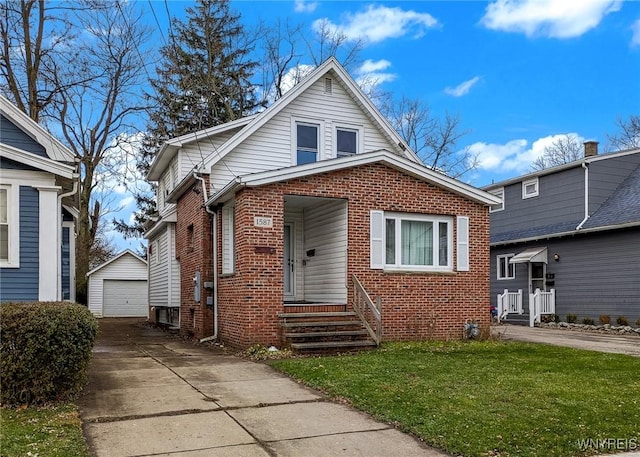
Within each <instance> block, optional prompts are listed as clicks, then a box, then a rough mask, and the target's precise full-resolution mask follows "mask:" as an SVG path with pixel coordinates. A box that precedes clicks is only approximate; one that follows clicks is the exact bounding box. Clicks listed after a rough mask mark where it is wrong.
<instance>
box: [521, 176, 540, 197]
mask: <svg viewBox="0 0 640 457" xmlns="http://www.w3.org/2000/svg"><path fill="white" fill-rule="evenodd" d="M531 184H535V186H536V191H535V192H534V193H532V194H527V193H526V189H527V186H530V185H531ZM539 191H540V186H539V183H538V178H533V179H527V180H526V181H522V199H523V200H524V199H526V198H533V197H537V196H538V193H539Z"/></svg>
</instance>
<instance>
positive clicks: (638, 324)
mask: <svg viewBox="0 0 640 457" xmlns="http://www.w3.org/2000/svg"><path fill="white" fill-rule="evenodd" d="M636 327H640V319H636Z"/></svg>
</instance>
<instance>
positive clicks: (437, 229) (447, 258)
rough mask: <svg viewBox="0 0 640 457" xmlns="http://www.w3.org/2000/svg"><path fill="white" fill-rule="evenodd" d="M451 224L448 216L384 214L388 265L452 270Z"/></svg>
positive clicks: (389, 266)
mask: <svg viewBox="0 0 640 457" xmlns="http://www.w3.org/2000/svg"><path fill="white" fill-rule="evenodd" d="M452 227H453V224H452V220H451V219H450V218H446V217H433V216H422V215H409V214H393V213H391V214H388V213H385V267H386V268H398V269H417V270H432V269H442V270H450V269H451V268H452V252H453V248H452V246H453V229H452Z"/></svg>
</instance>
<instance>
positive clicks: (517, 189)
mask: <svg viewBox="0 0 640 457" xmlns="http://www.w3.org/2000/svg"><path fill="white" fill-rule="evenodd" d="M538 192H539V194H538V196H537V197H532V198H527V199H523V198H522V182H518V183H515V184H511V185H508V186H505V188H504V202H505V203H504V210H503V211H496V212H494V213H491V235H492V236H493V235H495V234H498V233H505V232H513V231H521V230H530V229H531V228H533V227H546V226H551V225H557V224H559V223H560V224H561V223H567V222H571V223H573V222H575V225H576V226H577V225H578V223H580V221H581V220H582V219H583V218H584V170H583V169H582V168H580V167H578V168H574V169H571V170H567V171H565V172H563V173H554V174H552V175H547V176H541V177H540V179H539V181H538ZM573 228H575V226H574V227H573Z"/></svg>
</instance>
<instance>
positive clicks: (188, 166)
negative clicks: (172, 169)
mask: <svg viewBox="0 0 640 457" xmlns="http://www.w3.org/2000/svg"><path fill="white" fill-rule="evenodd" d="M239 131H240V129H233V130H229V131H226V132H222V133H219V134H218V135H215V136H213V137H209V138H203V139H202V140H199V141H197V142H195V143H191V144H187V145H185V146H183V147H182V148H181V149H180V151H179V153H178V166H177V170H178V175H177V176H176V184H177V183H179V182H180V181H182V180H183V179H184V177H185V176H187V175H188V174H190V173H191V172H193V169H194V167H198V166H200V165H201V164H202V162H203V161H204V159H205V158H207V157H209V156H213V157H215V155H216V154H217V151H218V149H220V147H221V146H222V145H223V144H224V143H225V142H226V141H227V140H228V139H229V138H231V137H232V136H233V135H235V134H236V133H238V132H239Z"/></svg>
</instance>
